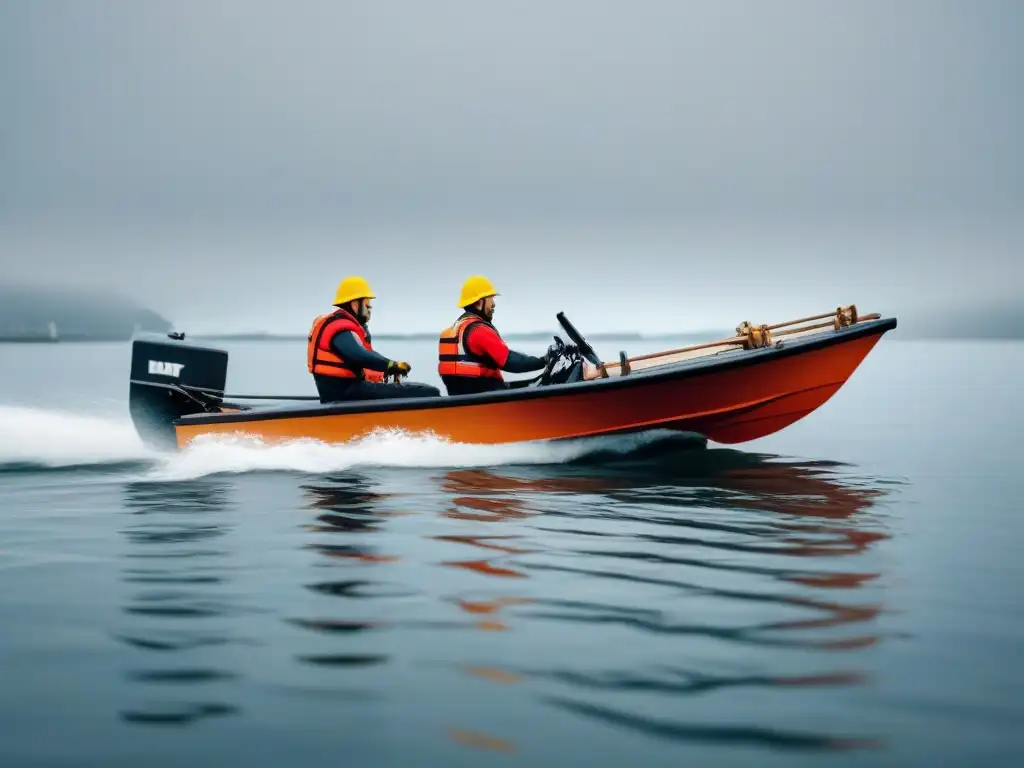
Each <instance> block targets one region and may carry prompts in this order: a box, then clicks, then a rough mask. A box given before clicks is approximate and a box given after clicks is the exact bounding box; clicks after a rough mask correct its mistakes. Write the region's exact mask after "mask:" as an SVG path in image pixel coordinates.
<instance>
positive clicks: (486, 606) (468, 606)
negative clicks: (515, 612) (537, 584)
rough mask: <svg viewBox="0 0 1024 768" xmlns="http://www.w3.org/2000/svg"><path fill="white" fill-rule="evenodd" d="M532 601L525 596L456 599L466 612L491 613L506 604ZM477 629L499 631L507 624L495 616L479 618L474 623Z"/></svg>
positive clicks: (506, 627)
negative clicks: (478, 599) (480, 599)
mask: <svg viewBox="0 0 1024 768" xmlns="http://www.w3.org/2000/svg"><path fill="white" fill-rule="evenodd" d="M530 602H532V600H530V599H529V598H527V597H498V598H495V599H494V600H482V601H470V600H461V599H460V600H458V601H457V603H458V606H459V608H461V609H462V610H464V611H465V612H466V613H471V614H476V615H480V614H484V615H488V616H489V615H491V614H496V613H498V612H499V611H500V610H501V609H502V608H504V607H505V606H507V605H526V604H527V603H530ZM473 626H475V627H476V628H477V629H481V630H483V631H485V632H501V631H504V630H506V629H508V626H507V625H506V624H505V623H504V622H502V621H499V620H498V619H496V618H488V619H481V620H480V621H477V622H476V624H474V625H473Z"/></svg>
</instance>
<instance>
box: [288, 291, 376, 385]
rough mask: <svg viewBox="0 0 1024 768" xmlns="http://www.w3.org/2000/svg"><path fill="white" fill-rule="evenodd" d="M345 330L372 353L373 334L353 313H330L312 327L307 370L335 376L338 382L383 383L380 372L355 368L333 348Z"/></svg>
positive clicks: (337, 311)
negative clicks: (349, 380) (338, 336)
mask: <svg viewBox="0 0 1024 768" xmlns="http://www.w3.org/2000/svg"><path fill="white" fill-rule="evenodd" d="M345 331H352V333H354V334H355V335H356V338H357V339H359V343H360V344H362V345H363V347H365V348H366V349H368V350H370V351H371V352H372V351H373V345H372V344H371V343H370V332H369V331H367V330H366V328H365V327H364V326H363V324H362V323H360V322H359V321H358V320H356V318H355V317H354V316H353V315H352V313H350V312H348V311H347V310H344V309H341V308H339V309H336V310H335V311H334V312H331V313H330V314H326V315H320V317H318V318H317V319H316V320H314V321H313V328H312V329H311V330H310V332H309V338H308V339H307V341H308V343H307V345H306V367H307V368H308V369H309V372H310V373H316V374H320V375H322V376H334V377H336V378H339V379H364V380H366V381H374V382H380V381H384V374H383V373H382V372H381V371H371V370H364V369H362V368H353V367H352V366H350V365H349V364H348V363H346V362H345V361H344V360H342V359H341V358H340V357H339V356H338V355H337V354H335V352H334V350H332V349H331V340H332V339H333V338H334V336H335V335H336V334H338V333H344V332H345Z"/></svg>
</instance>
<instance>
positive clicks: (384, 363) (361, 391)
mask: <svg viewBox="0 0 1024 768" xmlns="http://www.w3.org/2000/svg"><path fill="white" fill-rule="evenodd" d="M374 298H376V296H375V295H374V293H373V291H372V290H371V289H370V284H369V283H367V282H366V280H365V279H363V278H362V277H355V276H353V277H346V278H345V279H344V280H342V281H341V283H340V284H339V285H338V290H337V292H336V293H335V295H334V306H335V309H334V311H333V312H329V313H328V314H325V315H320V317H318V318H317V319H316V320H314V321H313V327H312V329H310V332H309V338H308V340H307V342H308V343H307V346H306V366H307V367H308V369H309V372H310V373H311V374H313V380H314V381H315V382H316V388H317V392H319V393H320V402H322V403H328V402H336V401H342V400H376V399H379V398H397V397H440V396H441V390H439V389H438V388H437V387H432V386H430V385H429V384H410V383H406V384H397V383H396V384H388V383H386V382H385V377H386V376H394V377H395V380H396V381H397V379H398V377H399V376H407V375H408V374H409V371H410V369H411V366H410V365H409V364H408V363H404V362H398V361H395V360H389V359H388V358H386V357H384V356H383V355H380V354H378V353H377V352H375V351H374V350H373V344H372V343H371V341H370V330H369V328H368V327H367V325H368V323H369V322H370V315H371V314H372V313H373V302H372V300H373V299H374Z"/></svg>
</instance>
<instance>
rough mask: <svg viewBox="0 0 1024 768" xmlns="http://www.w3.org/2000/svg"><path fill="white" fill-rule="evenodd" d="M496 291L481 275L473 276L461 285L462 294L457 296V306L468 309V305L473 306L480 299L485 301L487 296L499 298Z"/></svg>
mask: <svg viewBox="0 0 1024 768" xmlns="http://www.w3.org/2000/svg"><path fill="white" fill-rule="evenodd" d="M499 295H500V294H499V293H498V291H497V289H496V288H495V287H494V285H493V284H492V283H491V281H490V280H488V279H487V278H486V277H484V276H483V275H473V276H472V277H469V278H467V279H466V282H464V283H463V284H462V294H461V295H460V296H459V306H460V307H468V306H469V305H470V304H475V303H476V302H478V301H480V299H486V298H487V297H488V296H499Z"/></svg>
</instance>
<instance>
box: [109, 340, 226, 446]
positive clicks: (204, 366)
mask: <svg viewBox="0 0 1024 768" xmlns="http://www.w3.org/2000/svg"><path fill="white" fill-rule="evenodd" d="M184 339H185V335H184V334H183V333H169V334H167V335H166V336H165V335H163V334H156V333H138V334H136V335H135V337H134V338H133V340H132V367H131V379H130V384H129V389H128V411H129V413H130V414H131V418H132V422H133V423H134V424H135V430H136V432H138V433H139V437H141V438H142V440H143V441H144V442H145V443H147V444H148V445H150V446H153V447H156V448H163V449H174V448H175V447H177V440H176V438H175V433H174V422H175V420H177V419H179V418H181V417H182V416H187V415H188V414H192V413H204V412H215V411H217V410H218V408H219V405H220V403H221V400H222V398H223V396H224V387H225V385H226V384H227V377H228V353H227V352H225V351H224V350H222V349H215V348H213V347H205V346H201V345H198V344H193V343H191V342H187V343H186V342H185V340H184Z"/></svg>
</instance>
